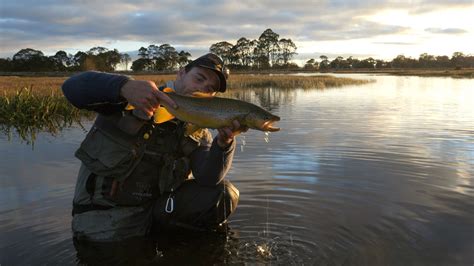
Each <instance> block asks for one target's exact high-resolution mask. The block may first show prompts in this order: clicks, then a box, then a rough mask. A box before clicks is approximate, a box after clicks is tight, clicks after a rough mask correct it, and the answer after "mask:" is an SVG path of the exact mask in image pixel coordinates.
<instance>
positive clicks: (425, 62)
mask: <svg viewBox="0 0 474 266" xmlns="http://www.w3.org/2000/svg"><path fill="white" fill-rule="evenodd" d="M418 63H419V66H420V67H425V68H431V67H434V66H435V63H436V58H435V57H434V55H429V54H427V53H422V54H421V55H420V57H419V58H418Z"/></svg>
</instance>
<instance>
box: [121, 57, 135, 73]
mask: <svg viewBox="0 0 474 266" xmlns="http://www.w3.org/2000/svg"><path fill="white" fill-rule="evenodd" d="M131 61H132V58H131V57H130V55H129V54H127V53H123V54H120V62H121V63H123V64H125V70H128V64H129V63H130V62H131Z"/></svg>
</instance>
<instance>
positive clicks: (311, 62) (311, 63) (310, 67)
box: [303, 58, 317, 70]
mask: <svg viewBox="0 0 474 266" xmlns="http://www.w3.org/2000/svg"><path fill="white" fill-rule="evenodd" d="M316 64H317V62H316V60H314V58H311V59H309V60H308V61H306V64H305V65H304V67H303V68H304V69H306V70H313V69H315V68H316Z"/></svg>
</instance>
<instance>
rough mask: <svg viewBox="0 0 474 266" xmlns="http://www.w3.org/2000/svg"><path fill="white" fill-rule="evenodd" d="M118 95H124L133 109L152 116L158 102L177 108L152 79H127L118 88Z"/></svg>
mask: <svg viewBox="0 0 474 266" xmlns="http://www.w3.org/2000/svg"><path fill="white" fill-rule="evenodd" d="M120 95H121V96H122V97H124V98H125V99H126V100H127V101H128V103H129V104H130V105H133V106H134V107H135V109H138V110H141V111H143V112H145V113H146V114H148V116H152V115H153V113H154V111H155V109H156V108H158V107H159V105H160V102H165V103H167V104H168V105H170V106H173V108H177V107H178V106H177V105H176V103H175V102H174V101H173V100H172V99H171V98H170V97H168V95H166V93H164V92H161V91H160V90H159V89H158V87H157V86H156V84H155V82H153V81H145V80H129V81H127V83H125V84H124V85H123V86H122V88H121V89H120Z"/></svg>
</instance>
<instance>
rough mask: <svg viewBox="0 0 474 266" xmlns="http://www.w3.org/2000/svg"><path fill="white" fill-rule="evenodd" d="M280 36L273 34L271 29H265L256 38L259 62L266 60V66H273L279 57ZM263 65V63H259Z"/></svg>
mask: <svg viewBox="0 0 474 266" xmlns="http://www.w3.org/2000/svg"><path fill="white" fill-rule="evenodd" d="M279 37H280V35H278V34H277V33H275V32H273V31H272V29H266V30H265V31H264V32H263V33H262V34H261V35H260V37H259V38H258V49H257V51H258V52H259V53H260V54H259V56H258V58H259V60H260V61H261V60H265V59H266V60H268V62H267V63H266V65H274V64H275V63H276V61H277V60H278V57H279V52H280V46H279V43H278V38H279ZM260 63H263V64H265V62H263V61H262V62H260Z"/></svg>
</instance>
